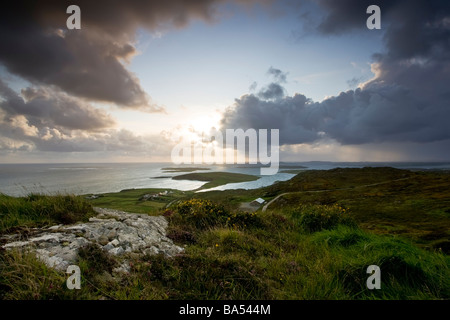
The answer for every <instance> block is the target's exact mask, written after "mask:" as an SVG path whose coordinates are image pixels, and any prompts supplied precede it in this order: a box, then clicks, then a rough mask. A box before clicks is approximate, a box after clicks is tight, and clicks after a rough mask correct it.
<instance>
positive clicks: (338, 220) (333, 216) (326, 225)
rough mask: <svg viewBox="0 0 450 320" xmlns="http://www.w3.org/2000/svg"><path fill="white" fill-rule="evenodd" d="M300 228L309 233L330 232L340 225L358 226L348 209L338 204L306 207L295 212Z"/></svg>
mask: <svg viewBox="0 0 450 320" xmlns="http://www.w3.org/2000/svg"><path fill="white" fill-rule="evenodd" d="M294 215H296V216H297V218H298V222H299V224H300V226H301V227H302V228H303V229H304V230H305V231H308V232H316V231H320V230H324V229H326V230H330V229H333V228H335V227H337V226H338V225H340V224H343V225H348V226H356V223H355V222H354V220H353V219H352V218H351V217H350V215H349V212H348V209H345V208H342V207H341V206H339V205H338V204H333V205H306V206H301V207H299V208H297V209H296V210H295V211H294Z"/></svg>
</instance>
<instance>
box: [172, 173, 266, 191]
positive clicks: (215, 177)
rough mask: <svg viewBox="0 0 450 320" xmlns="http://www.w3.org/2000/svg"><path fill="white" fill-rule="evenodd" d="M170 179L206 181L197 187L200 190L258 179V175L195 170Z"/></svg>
mask: <svg viewBox="0 0 450 320" xmlns="http://www.w3.org/2000/svg"><path fill="white" fill-rule="evenodd" d="M172 179H174V180H196V181H207V183H205V184H204V185H203V186H201V187H200V188H199V189H197V190H202V189H210V188H214V187H218V186H221V185H224V184H227V183H238V182H247V181H255V180H258V179H259V177H257V176H253V175H249V174H242V173H232V172H196V173H187V174H182V175H179V176H175V177H172Z"/></svg>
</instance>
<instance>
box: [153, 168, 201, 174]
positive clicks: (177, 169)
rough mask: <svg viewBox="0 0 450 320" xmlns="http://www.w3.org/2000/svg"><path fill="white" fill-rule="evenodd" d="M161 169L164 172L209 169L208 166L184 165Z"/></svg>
mask: <svg viewBox="0 0 450 320" xmlns="http://www.w3.org/2000/svg"><path fill="white" fill-rule="evenodd" d="M161 170H162V171H164V172H165V173H173V172H193V171H198V170H210V169H209V168H198V167H189V168H188V167H184V168H174V167H171V168H162V169H161Z"/></svg>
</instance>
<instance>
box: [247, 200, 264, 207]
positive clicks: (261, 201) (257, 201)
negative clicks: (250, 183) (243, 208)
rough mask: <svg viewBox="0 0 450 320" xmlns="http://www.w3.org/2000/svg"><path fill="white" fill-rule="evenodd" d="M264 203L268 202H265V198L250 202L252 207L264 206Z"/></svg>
mask: <svg viewBox="0 0 450 320" xmlns="http://www.w3.org/2000/svg"><path fill="white" fill-rule="evenodd" d="M264 202H266V200H264V199H263V198H258V199H255V200H253V201H252V202H250V204H251V205H252V206H260V205H262V204H263V203H264Z"/></svg>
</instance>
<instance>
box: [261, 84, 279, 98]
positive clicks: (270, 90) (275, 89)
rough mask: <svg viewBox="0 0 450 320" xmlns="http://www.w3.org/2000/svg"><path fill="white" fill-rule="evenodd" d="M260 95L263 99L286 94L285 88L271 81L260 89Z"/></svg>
mask: <svg viewBox="0 0 450 320" xmlns="http://www.w3.org/2000/svg"><path fill="white" fill-rule="evenodd" d="M258 96H259V97H261V98H263V99H266V100H267V99H279V98H282V97H283V96H284V88H283V87H282V86H281V85H279V84H278V83H271V84H269V85H268V86H267V87H266V88H264V89H262V90H261V91H259V93H258Z"/></svg>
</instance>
